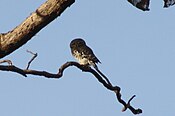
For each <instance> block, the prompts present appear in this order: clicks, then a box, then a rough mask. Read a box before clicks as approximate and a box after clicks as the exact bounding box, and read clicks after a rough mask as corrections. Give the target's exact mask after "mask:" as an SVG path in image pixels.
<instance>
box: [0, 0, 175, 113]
mask: <svg viewBox="0 0 175 116" xmlns="http://www.w3.org/2000/svg"><path fill="white" fill-rule="evenodd" d="M44 2H45V0H15V1H14V0H12V1H8V0H1V2H0V3H1V4H0V9H1V10H0V14H1V16H0V17H1V20H0V32H1V33H2V32H7V31H9V30H11V29H13V28H14V27H15V26H17V25H18V24H20V23H21V22H22V21H23V20H24V19H25V18H26V17H27V16H29V15H30V13H31V12H34V11H35V10H36V8H37V7H39V6H40V5H41V4H42V3H44ZM162 7H163V0H152V1H151V3H150V9H151V10H150V11H148V12H143V11H141V10H138V9H136V8H135V7H133V6H132V5H131V4H129V3H128V2H127V0H110V2H109V1H106V0H76V2H75V3H74V4H73V5H72V6H71V7H70V8H68V9H66V11H65V12H64V13H63V14H62V15H61V16H60V17H59V18H57V19H56V20H54V21H53V22H52V23H51V24H49V25H48V26H47V27H45V28H44V29H42V31H40V32H39V33H38V34H37V35H36V36H35V37H33V38H32V39H31V40H30V41H29V42H28V43H27V44H25V45H24V46H22V47H21V48H20V49H18V50H16V51H15V52H13V53H12V54H10V55H8V56H7V57H5V58H3V59H10V60H12V61H13V63H14V65H16V66H19V67H21V68H25V67H26V65H27V62H28V61H29V60H30V58H31V55H30V54H28V53H27V52H26V50H31V51H33V52H37V53H38V54H39V56H38V57H37V58H36V59H35V61H34V62H33V63H32V65H31V67H30V68H31V69H36V70H47V71H49V72H53V73H56V72H57V70H58V68H59V67H60V66H61V65H62V64H64V63H65V62H67V61H72V60H74V58H73V57H72V56H71V53H70V48H69V43H70V41H71V40H72V39H74V38H76V37H82V38H84V39H85V41H86V42H87V44H88V45H89V46H90V47H91V48H92V49H93V50H94V53H95V54H96V56H97V57H98V58H99V59H100V61H101V62H102V64H99V65H98V67H99V68H100V69H101V70H102V71H103V72H104V73H105V74H106V75H107V76H108V78H109V79H110V80H111V82H112V83H113V84H114V85H118V86H120V87H121V88H122V91H121V92H122V95H123V96H122V97H123V99H124V100H128V99H129V98H130V97H131V96H132V95H134V94H135V95H136V98H134V100H133V101H132V105H133V106H134V107H135V108H141V109H142V110H143V113H142V114H140V115H141V116H175V110H174V103H175V92H174V87H175V84H174V83H175V36H174V33H175V24H174V20H175V13H174V12H175V6H172V7H170V8H168V9H163V8H162ZM0 93H1V94H0V116H132V115H133V114H132V113H131V112H130V111H129V110H127V111H126V112H121V109H122V105H121V104H120V103H118V101H117V100H116V97H115V95H114V93H113V92H111V91H109V90H107V89H105V88H104V87H103V86H102V85H101V84H100V83H99V82H98V81H97V79H96V78H94V77H93V76H92V75H91V74H89V73H84V72H82V71H80V70H79V69H77V68H75V67H69V68H68V69H66V71H65V73H64V76H63V77H62V78H61V79H47V78H44V77H39V76H32V75H29V76H28V77H27V78H24V77H22V76H21V75H19V74H16V73H11V72H2V71H0Z"/></svg>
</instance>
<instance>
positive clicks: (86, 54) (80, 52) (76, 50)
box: [70, 38, 101, 69]
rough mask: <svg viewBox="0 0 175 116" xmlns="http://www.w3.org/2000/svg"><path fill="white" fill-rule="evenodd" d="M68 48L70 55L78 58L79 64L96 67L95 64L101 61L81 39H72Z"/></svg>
mask: <svg viewBox="0 0 175 116" xmlns="http://www.w3.org/2000/svg"><path fill="white" fill-rule="evenodd" d="M70 48H71V53H72V55H73V56H74V57H75V58H76V59H77V60H78V62H79V64H81V65H88V66H93V67H94V68H95V69H98V67H97V65H96V64H97V63H101V62H100V60H99V59H98V58H97V57H96V56H95V54H94V53H93V51H92V49H91V48H90V47H88V46H87V45H86V42H85V41H84V40H83V39H81V38H77V39H74V40H72V41H71V43H70Z"/></svg>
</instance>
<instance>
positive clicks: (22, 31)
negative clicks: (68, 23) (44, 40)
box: [0, 0, 75, 58]
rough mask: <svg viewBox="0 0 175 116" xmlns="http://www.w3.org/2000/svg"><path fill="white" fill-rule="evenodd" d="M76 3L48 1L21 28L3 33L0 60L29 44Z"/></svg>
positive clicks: (1, 35) (73, 0)
mask: <svg viewBox="0 0 175 116" xmlns="http://www.w3.org/2000/svg"><path fill="white" fill-rule="evenodd" d="M74 2H75V0H47V1H46V2H45V3H44V4H42V5H41V6H40V7H39V8H38V9H37V10H36V11H35V12H33V13H31V15H30V16H29V17H28V18H26V20H24V21H23V22H22V23H21V24H20V25H19V26H17V27H15V28H14V29H13V30H11V31H9V32H7V33H1V34H0V58H3V57H4V56H6V55H8V54H10V53H12V52H13V51H15V50H16V49H18V48H19V47H21V46H22V45H24V44H25V43H26V42H28V41H29V40H30V39H31V38H32V37H33V36H34V35H35V34H36V33H38V32H39V31H40V30H41V29H42V28H44V27H45V26H46V25H48V24H49V23H50V22H52V21H53V20H54V19H55V18H57V17H58V16H60V15H61V13H62V12H63V11H64V10H65V9H66V8H67V7H69V6H70V5H72V4H73V3H74Z"/></svg>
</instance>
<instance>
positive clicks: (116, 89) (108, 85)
mask: <svg viewBox="0 0 175 116" xmlns="http://www.w3.org/2000/svg"><path fill="white" fill-rule="evenodd" d="M70 66H75V67H77V68H79V69H80V70H82V71H84V72H89V73H91V74H93V75H94V76H95V77H96V78H97V80H98V81H99V82H100V83H101V84H103V86H104V87H105V88H107V89H108V90H111V91H113V92H114V93H115V94H116V98H117V100H118V102H119V103H121V104H122V105H123V109H122V111H126V110H127V109H129V110H130V111H131V112H132V113H133V114H140V113H142V110H141V109H139V108H138V109H135V108H134V107H133V106H131V104H130V102H131V100H132V99H133V98H134V97H135V95H133V96H132V97H131V98H130V99H129V101H128V102H125V101H124V100H123V99H122V98H121V89H120V87H119V86H113V85H112V84H111V82H109V83H108V82H106V81H105V79H103V76H100V74H99V73H98V72H96V71H95V70H94V69H92V68H91V67H88V66H83V65H80V64H79V63H77V62H67V63H65V64H63V65H62V66H61V67H60V68H59V70H58V72H57V73H56V74H53V73H49V72H47V71H37V70H29V69H21V68H18V67H16V66H14V65H9V66H4V65H0V70H2V71H11V72H16V73H19V74H21V75H23V76H25V77H27V75H28V74H31V75H37V76H44V77H46V78H56V79H59V78H61V77H62V76H63V72H64V70H65V69H66V68H68V67H70ZM106 78H107V77H106ZM108 81H109V80H108Z"/></svg>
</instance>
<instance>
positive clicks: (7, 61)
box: [0, 60, 12, 65]
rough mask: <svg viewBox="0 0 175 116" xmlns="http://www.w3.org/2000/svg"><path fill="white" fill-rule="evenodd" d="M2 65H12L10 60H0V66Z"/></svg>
mask: <svg viewBox="0 0 175 116" xmlns="http://www.w3.org/2000/svg"><path fill="white" fill-rule="evenodd" d="M2 63H8V64H9V65H12V61H11V60H1V61H0V64H2Z"/></svg>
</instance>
